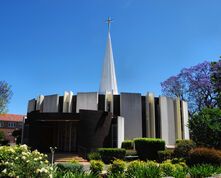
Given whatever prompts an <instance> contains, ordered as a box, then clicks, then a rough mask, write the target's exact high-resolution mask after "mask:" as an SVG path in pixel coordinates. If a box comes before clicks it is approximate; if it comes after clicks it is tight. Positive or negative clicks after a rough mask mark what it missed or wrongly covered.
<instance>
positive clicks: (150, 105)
mask: <svg viewBox="0 0 221 178" xmlns="http://www.w3.org/2000/svg"><path fill="white" fill-rule="evenodd" d="M146 136H147V137H151V138H155V137H156V131H155V102H154V94H153V93H147V96H146Z"/></svg>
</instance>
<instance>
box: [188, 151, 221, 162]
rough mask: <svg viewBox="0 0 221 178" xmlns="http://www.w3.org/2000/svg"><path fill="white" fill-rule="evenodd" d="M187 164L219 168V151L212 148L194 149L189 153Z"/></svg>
mask: <svg viewBox="0 0 221 178" xmlns="http://www.w3.org/2000/svg"><path fill="white" fill-rule="evenodd" d="M187 164H188V165H189V166H193V165H196V164H212V165H217V166H221V151H219V150H215V149H212V148H195V149H193V150H191V151H190V152H189V158H188V159H187Z"/></svg>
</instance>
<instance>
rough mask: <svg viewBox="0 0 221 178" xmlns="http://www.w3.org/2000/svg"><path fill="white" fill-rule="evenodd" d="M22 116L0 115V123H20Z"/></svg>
mask: <svg viewBox="0 0 221 178" xmlns="http://www.w3.org/2000/svg"><path fill="white" fill-rule="evenodd" d="M23 118H24V115H18V114H0V121H14V122H22V121H23Z"/></svg>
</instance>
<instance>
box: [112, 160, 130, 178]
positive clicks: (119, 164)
mask: <svg viewBox="0 0 221 178" xmlns="http://www.w3.org/2000/svg"><path fill="white" fill-rule="evenodd" d="M125 169H126V163H125V162H124V161H122V160H120V159H116V160H114V161H113V164H111V165H110V167H109V168H108V174H109V175H111V176H113V177H119V176H122V175H124V171H125Z"/></svg>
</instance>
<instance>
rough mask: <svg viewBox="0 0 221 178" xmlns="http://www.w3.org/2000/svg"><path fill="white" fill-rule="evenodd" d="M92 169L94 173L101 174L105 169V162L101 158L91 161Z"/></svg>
mask: <svg viewBox="0 0 221 178" xmlns="http://www.w3.org/2000/svg"><path fill="white" fill-rule="evenodd" d="M90 164H91V165H90V171H91V173H92V174H93V175H99V174H100V173H102V171H103V169H104V163H103V162H102V161H99V160H92V161H90Z"/></svg>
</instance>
